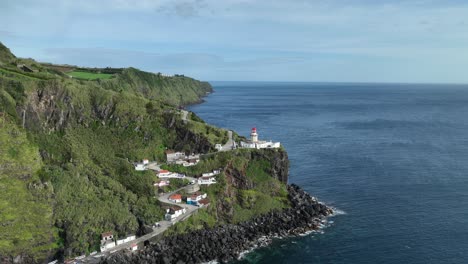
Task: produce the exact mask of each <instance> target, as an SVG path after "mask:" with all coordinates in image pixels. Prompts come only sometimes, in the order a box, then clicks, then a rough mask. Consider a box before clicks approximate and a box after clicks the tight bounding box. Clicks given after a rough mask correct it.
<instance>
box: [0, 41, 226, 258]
mask: <svg viewBox="0 0 468 264" xmlns="http://www.w3.org/2000/svg"><path fill="white" fill-rule="evenodd" d="M0 48H1V50H0V53H1V56H0V62H1V64H0V132H1V143H0V158H1V162H0V164H1V166H0V175H2V182H1V184H0V187H1V190H2V195H5V197H3V196H2V197H3V198H2V203H1V204H0V222H1V224H0V229H1V230H0V233H1V234H2V236H1V237H0V258H1V259H2V261H1V262H2V263H9V262H12V261H13V260H15V261H17V262H20V263H21V262H25V263H26V262H27V263H29V262H37V261H38V262H42V261H45V260H52V259H55V258H57V257H59V256H62V255H63V256H65V257H68V256H77V255H82V254H86V253H89V252H92V251H95V250H98V248H99V234H100V233H102V232H105V231H109V230H113V231H114V232H115V234H116V235H117V236H123V235H126V234H129V233H135V232H136V231H137V230H138V229H139V226H140V225H144V224H147V223H154V222H155V221H158V220H160V219H161V218H162V216H163V210H162V208H161V206H160V205H159V203H157V202H154V200H153V198H152V197H153V196H154V188H153V186H152V183H153V181H154V180H155V176H154V174H153V173H151V172H143V173H136V172H135V170H134V168H133V165H132V163H131V162H134V161H140V160H142V159H143V158H149V159H151V160H164V150H165V149H166V148H172V149H177V150H183V151H187V152H209V151H213V150H214V144H215V143H218V142H223V141H226V140H227V138H226V137H227V134H226V133H225V131H224V130H221V129H218V128H215V127H212V126H209V125H208V124H205V123H201V122H196V123H197V124H198V128H199V129H200V131H198V130H193V129H191V128H190V127H189V126H188V125H187V124H185V122H184V121H183V120H181V113H180V111H179V110H178V109H177V108H176V106H177V105H180V104H186V103H196V102H199V101H200V100H201V97H202V96H204V95H206V93H207V92H210V91H211V86H209V84H206V83H203V82H199V81H196V80H193V79H191V78H188V77H183V76H177V77H162V76H160V75H157V74H151V73H144V72H140V71H138V70H137V69H124V70H123V71H122V73H114V74H113V75H112V77H111V78H110V79H108V80H100V79H96V80H83V79H77V78H70V77H69V76H68V75H67V74H66V73H64V72H63V71H59V70H57V69H56V68H54V67H51V66H50V65H49V66H44V65H42V64H39V63H37V62H35V61H33V60H31V59H21V58H16V57H15V56H14V55H13V54H11V53H10V52H9V50H8V49H7V48H6V47H4V46H3V45H2V46H0ZM18 65H26V68H21V67H18ZM59 68H60V67H59ZM29 70H31V71H29ZM68 70H69V69H68ZM91 74H93V73H91ZM163 79H164V80H163ZM158 80H162V81H161V84H159V83H158ZM136 87H139V88H138V89H142V90H136V89H137V88H136ZM186 94H187V96H186ZM194 122H195V121H194ZM208 130H209V131H213V132H216V133H211V134H210V137H209V138H208V137H207V136H206V134H204V133H202V132H201V131H208ZM17 134H18V135H20V136H21V137H20V138H21V140H19V139H17V138H14V137H13V135H17ZM25 149H28V151H25ZM30 152H31V153H32V154H31V155H29V154H28V153H30ZM26 154H28V155H26ZM32 165H34V166H32ZM40 190H41V191H40ZM14 194H18V196H15V195H14ZM20 215H22V217H20Z"/></svg>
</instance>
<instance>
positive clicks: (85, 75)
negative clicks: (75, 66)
mask: <svg viewBox="0 0 468 264" xmlns="http://www.w3.org/2000/svg"><path fill="white" fill-rule="evenodd" d="M67 74H68V75H70V76H72V77H73V78H78V79H85V80H96V79H110V78H112V76H113V75H112V74H108V73H93V72H84V71H72V72H68V73H67Z"/></svg>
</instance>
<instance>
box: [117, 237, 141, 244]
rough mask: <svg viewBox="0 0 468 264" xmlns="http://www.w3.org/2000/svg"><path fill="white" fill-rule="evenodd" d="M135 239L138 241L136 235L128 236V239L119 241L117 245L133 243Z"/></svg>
mask: <svg viewBox="0 0 468 264" xmlns="http://www.w3.org/2000/svg"><path fill="white" fill-rule="evenodd" d="M135 239H136V237H135V235H130V236H127V237H126V238H123V239H120V240H117V245H121V244H124V243H127V242H130V241H133V240H135Z"/></svg>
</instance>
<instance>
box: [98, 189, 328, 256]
mask: <svg viewBox="0 0 468 264" xmlns="http://www.w3.org/2000/svg"><path fill="white" fill-rule="evenodd" d="M288 192H289V200H290V202H291V205H292V207H291V208H289V209H285V210H283V211H273V212H270V213H267V214H265V215H261V216H259V217H256V218H254V219H252V220H250V221H246V222H242V223H239V224H237V225H224V226H219V227H216V228H213V229H202V230H197V231H193V232H190V233H188V234H184V235H178V236H174V237H167V238H164V239H162V240H161V241H158V242H156V243H153V244H150V245H149V246H147V247H146V248H145V249H144V250H143V251H141V252H140V253H138V254H131V253H117V254H114V255H111V256H110V257H108V258H107V259H104V260H102V261H101V263H105V264H111V263H202V262H207V261H212V260H216V261H218V262H222V263H226V262H228V261H231V260H234V259H237V258H238V257H239V256H240V254H241V253H242V252H244V251H246V250H249V249H251V248H255V247H258V246H264V245H267V244H268V243H269V242H270V241H271V239H272V238H274V237H286V236H295V235H299V234H302V233H305V232H308V231H312V230H317V229H319V227H320V224H321V221H322V220H323V218H324V217H326V216H329V215H330V214H332V210H331V209H330V208H329V207H327V206H325V205H323V204H321V203H320V202H318V201H317V200H316V199H315V198H314V197H311V196H310V195H309V194H307V193H306V192H305V191H303V190H302V189H301V188H300V187H298V186H297V185H290V186H288Z"/></svg>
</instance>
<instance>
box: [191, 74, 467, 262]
mask: <svg viewBox="0 0 468 264" xmlns="http://www.w3.org/2000/svg"><path fill="white" fill-rule="evenodd" d="M212 84H213V86H214V88H215V91H216V92H215V93H213V94H211V95H209V96H208V97H207V98H205V99H206V102H205V103H203V104H200V105H195V106H192V107H191V108H190V110H192V111H194V112H195V113H196V114H198V115H199V116H200V117H202V118H203V119H204V120H206V121H207V122H208V123H211V124H214V125H217V126H220V127H224V128H230V129H233V130H235V131H237V132H238V133H240V134H242V135H244V136H248V135H249V133H250V129H251V128H252V127H257V129H258V131H259V137H260V139H267V140H268V139H273V140H275V141H281V143H282V144H283V145H284V147H285V148H286V150H287V151H288V154H289V158H290V161H291V168H290V178H289V182H290V183H296V184H298V185H300V186H302V187H303V188H304V189H305V190H307V191H308V192H309V193H311V194H312V195H314V196H316V197H318V198H319V199H320V200H321V201H323V202H325V203H327V204H330V205H332V206H334V207H337V208H339V209H340V210H342V211H344V212H345V214H343V215H338V216H335V217H333V218H331V219H330V220H332V221H333V222H334V223H333V224H332V225H331V226H329V227H328V228H326V229H325V230H324V231H325V232H324V233H323V234H312V235H309V236H306V237H300V238H291V239H283V240H278V241H275V242H274V243H273V244H272V245H271V246H270V247H267V248H263V249H258V250H255V251H254V252H252V253H250V254H248V255H247V256H246V257H245V258H244V259H243V260H241V261H240V262H239V263H421V264H423V263H424V264H427V263H468V86H466V85H465V86H463V85H423V84H421V85H408V84H320V83H248V82H214V83H212Z"/></svg>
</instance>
